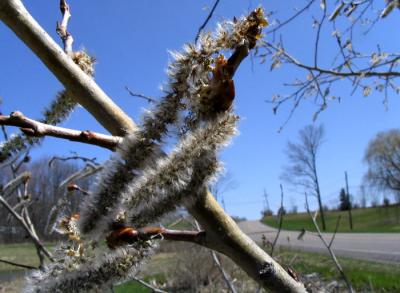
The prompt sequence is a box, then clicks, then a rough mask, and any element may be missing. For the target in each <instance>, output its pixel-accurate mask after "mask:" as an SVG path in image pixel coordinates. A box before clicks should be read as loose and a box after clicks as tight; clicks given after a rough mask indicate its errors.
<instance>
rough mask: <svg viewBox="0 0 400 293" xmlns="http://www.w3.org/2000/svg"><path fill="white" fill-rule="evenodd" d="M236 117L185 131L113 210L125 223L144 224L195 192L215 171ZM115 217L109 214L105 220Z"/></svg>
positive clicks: (228, 115) (225, 115)
mask: <svg viewBox="0 0 400 293" xmlns="http://www.w3.org/2000/svg"><path fill="white" fill-rule="evenodd" d="M237 120H238V117H237V116H236V115H233V114H231V113H223V114H220V115H219V116H218V117H217V118H216V119H215V120H213V121H209V122H207V123H206V124H205V126H204V127H201V128H199V129H197V130H196V131H194V132H192V133H189V134H187V136H186V137H185V138H184V139H182V141H181V142H180V143H179V145H178V146H177V147H176V149H175V150H174V151H173V152H172V153H171V154H170V155H169V156H168V157H165V158H161V159H159V160H158V161H157V165H156V167H155V168H148V169H146V170H144V172H143V175H142V176H141V177H140V178H138V179H137V180H135V181H132V182H131V184H130V185H129V186H128V188H127V189H126V190H125V191H124V192H123V193H122V201H121V203H120V206H119V209H117V210H116V211H115V212H119V211H121V210H123V211H125V213H126V218H127V221H128V224H129V225H133V226H136V225H144V224H146V223H148V222H150V221H151V220H152V218H153V217H156V218H157V217H160V216H161V215H163V214H165V213H166V212H169V211H172V210H173V209H175V208H176V207H177V206H178V205H180V204H181V203H182V200H183V199H184V197H185V195H188V196H190V195H196V194H197V192H198V190H199V189H200V188H202V187H204V186H205V185H206V184H207V182H208V180H209V179H210V178H212V177H213V175H215V173H216V172H217V171H218V166H219V165H218V162H217V160H216V151H217V149H219V148H220V147H221V146H223V145H225V144H226V143H227V142H228V141H229V139H230V138H231V137H232V136H233V135H234V134H235V133H236V127H235V126H236V121H237ZM190 187H191V188H194V189H193V190H192V191H191V190H190ZM190 192H192V193H194V194H189V193H190ZM165 205H168V206H165ZM163 207H164V210H163ZM115 217H116V215H115V214H114V215H112V216H111V218H109V219H108V223H109V224H112V222H113V221H114V219H115Z"/></svg>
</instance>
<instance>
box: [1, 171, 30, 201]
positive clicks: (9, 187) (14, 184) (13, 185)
mask: <svg viewBox="0 0 400 293" xmlns="http://www.w3.org/2000/svg"><path fill="white" fill-rule="evenodd" d="M30 176H31V174H30V173H29V172H23V173H21V174H20V175H19V176H18V177H16V178H14V179H13V180H11V181H9V182H8V183H6V185H5V186H4V187H3V189H2V190H1V193H2V195H3V196H4V197H8V196H9V195H10V194H11V193H13V192H14V190H15V189H17V188H18V186H20V185H21V184H23V183H24V182H26V181H27V180H29V177H30Z"/></svg>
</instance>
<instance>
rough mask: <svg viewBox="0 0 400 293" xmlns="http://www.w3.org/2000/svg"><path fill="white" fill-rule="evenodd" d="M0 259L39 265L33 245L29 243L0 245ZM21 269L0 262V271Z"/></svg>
mask: <svg viewBox="0 0 400 293" xmlns="http://www.w3.org/2000/svg"><path fill="white" fill-rule="evenodd" d="M46 248H48V249H51V246H49V245H46ZM0 259H4V260H8V261H12V262H16V263H21V264H24V265H29V266H34V267H38V266H39V259H38V257H37V255H36V249H35V246H33V244H31V243H18V244H2V245H0ZM21 270H24V269H23V268H20V267H16V266H12V265H8V264H5V263H1V262H0V273H2V272H11V271H21Z"/></svg>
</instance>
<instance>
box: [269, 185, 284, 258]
mask: <svg viewBox="0 0 400 293" xmlns="http://www.w3.org/2000/svg"><path fill="white" fill-rule="evenodd" d="M280 188H281V207H280V209H279V226H278V232H277V233H276V236H275V239H274V242H273V243H272V247H271V254H270V255H271V256H273V254H274V250H275V246H276V244H277V242H278V238H279V235H280V234H281V230H282V223H283V187H282V184H280Z"/></svg>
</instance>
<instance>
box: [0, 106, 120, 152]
mask: <svg viewBox="0 0 400 293" xmlns="http://www.w3.org/2000/svg"><path fill="white" fill-rule="evenodd" d="M0 124H1V125H10V126H17V127H20V129H21V131H22V132H24V133H25V134H26V135H28V136H36V137H41V136H45V135H47V136H53V137H58V138H63V139H68V140H71V141H76V142H81V143H87V144H91V145H96V146H100V147H103V148H107V149H110V150H114V149H115V147H116V146H117V145H118V144H119V143H120V142H121V140H122V138H121V137H118V136H110V135H105V134H101V133H96V132H92V131H89V130H84V131H79V130H73V129H68V128H63V127H58V126H53V125H49V124H45V123H42V122H38V121H35V120H32V119H30V118H27V117H26V116H24V115H23V114H22V113H21V112H18V111H16V112H12V113H11V115H10V116H6V115H0Z"/></svg>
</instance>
